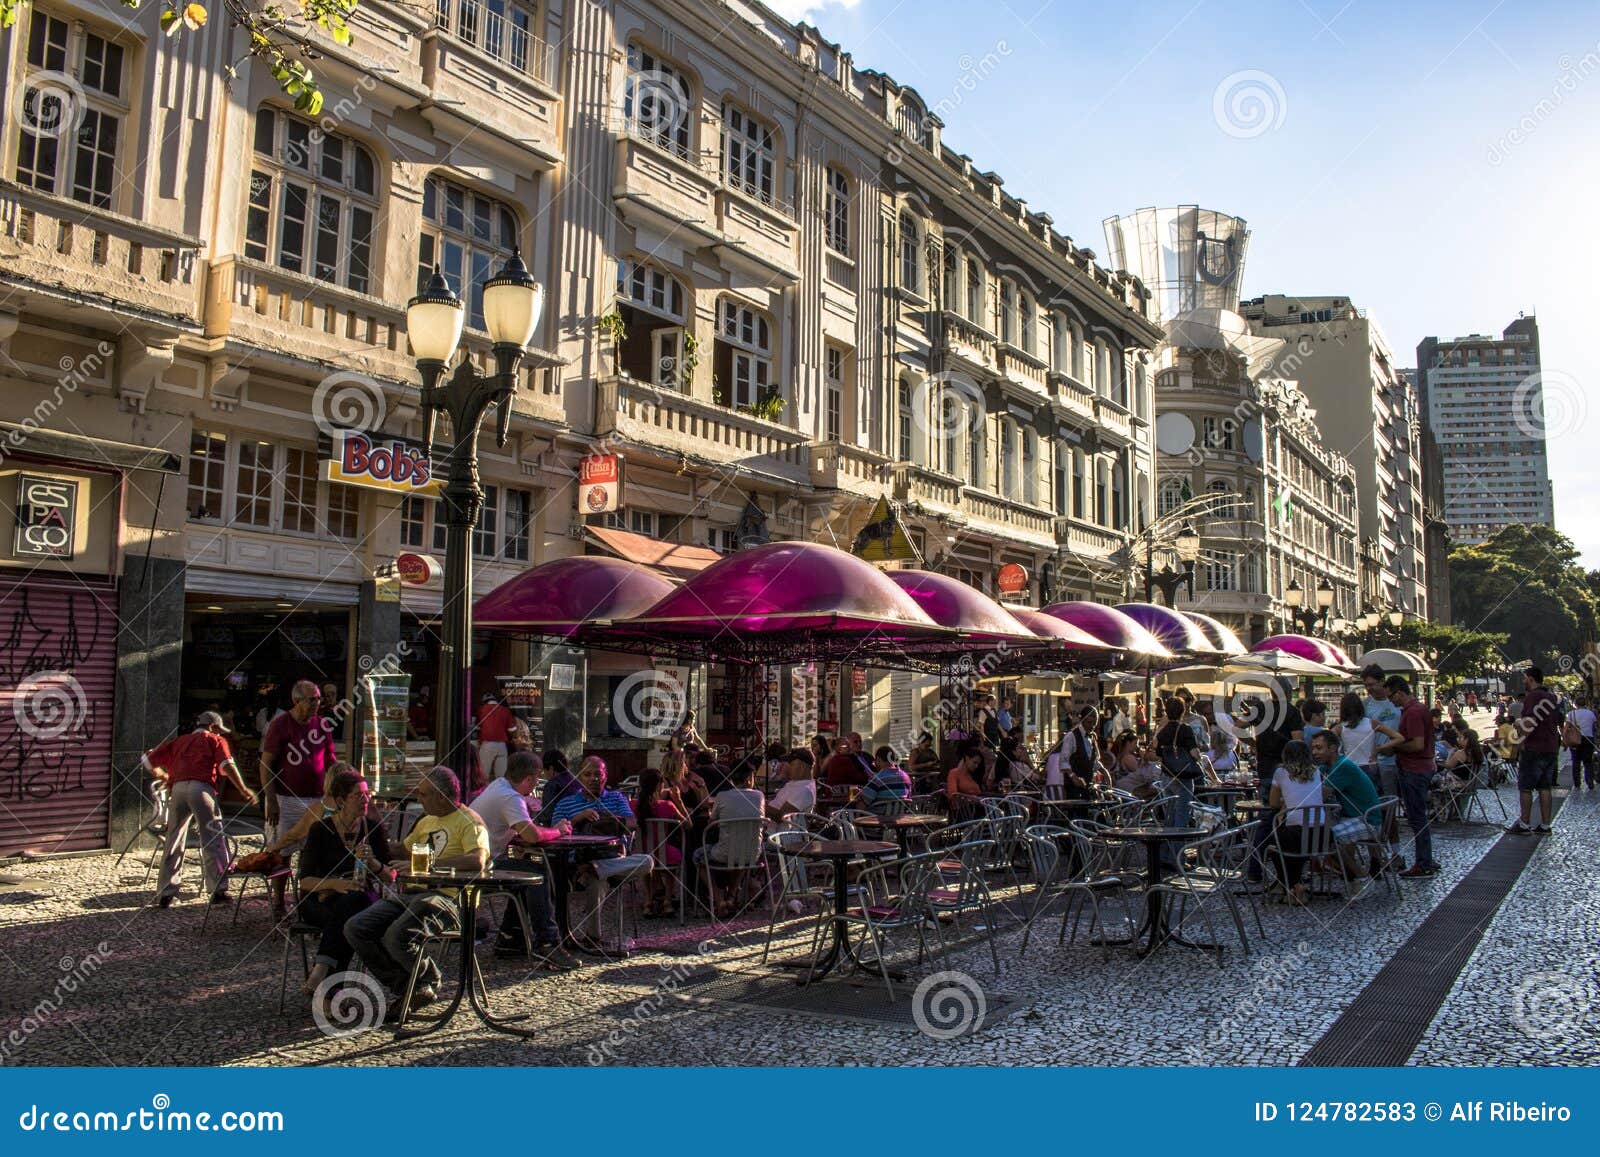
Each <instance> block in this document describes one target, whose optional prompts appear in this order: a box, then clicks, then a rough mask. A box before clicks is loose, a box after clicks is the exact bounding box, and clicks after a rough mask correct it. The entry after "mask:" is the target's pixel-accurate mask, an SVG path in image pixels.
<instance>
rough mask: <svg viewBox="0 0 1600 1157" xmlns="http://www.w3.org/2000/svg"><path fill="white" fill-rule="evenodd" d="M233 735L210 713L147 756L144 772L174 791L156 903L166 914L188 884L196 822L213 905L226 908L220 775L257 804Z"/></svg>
mask: <svg viewBox="0 0 1600 1157" xmlns="http://www.w3.org/2000/svg"><path fill="white" fill-rule="evenodd" d="M228 734H230V732H229V730H228V726H227V724H225V723H223V722H222V716H220V715H218V714H217V713H216V712H215V711H206V712H203V713H202V714H201V715H200V717H199V718H198V719H196V720H195V723H194V730H193V731H191V732H189V733H188V734H187V735H179V736H175V737H174V738H172V739H169V740H167V741H166V742H165V743H163V744H161V745H160V746H158V747H157V748H156V749H155V750H153V751H149V752H146V753H145V755H144V758H143V761H142V762H143V763H144V767H145V770H146V771H148V772H150V774H151V775H153V776H155V777H156V778H157V779H165V780H166V782H167V788H168V791H169V797H168V799H169V802H168V805H167V806H168V811H167V844H166V849H165V850H164V851H163V852H162V855H161V880H160V883H159V884H157V886H156V903H157V904H158V905H159V906H160V907H162V908H170V907H172V900H173V897H174V896H176V895H177V894H178V883H179V881H181V880H182V879H183V849H184V845H185V844H186V843H188V840H189V821H190V820H191V819H197V820H199V821H200V867H201V877H202V878H203V879H204V881H205V888H206V891H207V892H209V893H210V894H211V902H212V903H213V904H223V903H226V902H227V899H228V843H227V841H226V840H225V839H223V836H222V813H221V811H220V810H219V809H218V808H217V785H218V781H219V775H218V773H219V772H220V773H221V774H222V775H224V776H227V778H228V779H229V780H231V781H232V782H233V786H234V787H236V788H238V789H239V792H240V794H242V795H243V796H244V798H245V799H246V800H248V801H249V802H250V803H252V804H254V803H255V802H256V793H255V792H253V791H251V790H250V789H249V788H248V787H246V786H245V785H244V777H243V776H241V775H240V774H239V768H238V765H237V764H235V763H234V762H233V752H231V751H230V750H228V741H227V740H226V739H224V738H223V736H224V735H228Z"/></svg>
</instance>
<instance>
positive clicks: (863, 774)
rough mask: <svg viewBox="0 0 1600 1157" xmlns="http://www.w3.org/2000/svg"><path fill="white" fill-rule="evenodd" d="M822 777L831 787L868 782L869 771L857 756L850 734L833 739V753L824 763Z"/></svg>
mask: <svg viewBox="0 0 1600 1157" xmlns="http://www.w3.org/2000/svg"><path fill="white" fill-rule="evenodd" d="M822 778H823V780H824V781H826V783H827V785H828V786H829V787H835V788H838V787H859V786H861V785H862V784H864V783H866V782H867V779H868V772H867V769H866V767H864V766H863V765H862V763H861V761H860V760H858V759H857V758H856V755H855V749H854V748H852V747H851V746H850V739H849V737H848V736H843V735H841V736H840V737H839V738H838V739H835V740H834V741H833V754H832V755H830V756H828V761H827V762H826V763H824V764H823V765H822Z"/></svg>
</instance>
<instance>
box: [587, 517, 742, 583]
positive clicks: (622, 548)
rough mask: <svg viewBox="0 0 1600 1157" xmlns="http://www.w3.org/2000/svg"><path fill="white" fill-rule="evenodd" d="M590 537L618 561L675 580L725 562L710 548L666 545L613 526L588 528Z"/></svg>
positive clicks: (689, 576)
mask: <svg viewBox="0 0 1600 1157" xmlns="http://www.w3.org/2000/svg"><path fill="white" fill-rule="evenodd" d="M584 529H585V530H587V531H588V532H589V537H590V538H591V539H593V540H594V542H595V544H596V545H597V546H600V547H602V548H603V549H605V550H608V551H610V552H611V553H612V554H614V555H616V556H617V557H618V558H625V559H627V560H628V561H629V562H636V563H638V564H639V565H640V566H648V567H654V568H655V569H656V570H659V571H662V572H663V573H665V574H668V575H671V576H672V577H673V578H679V579H686V578H692V577H694V576H695V575H697V574H699V573H700V572H701V571H703V570H705V569H706V567H708V566H710V565H711V564H712V563H714V562H716V561H717V560H718V559H720V558H722V555H721V554H719V553H717V552H716V551H714V550H712V549H711V548H710V547H708V546H685V545H684V544H683V543H681V542H662V541H661V540H660V539H658V538H651V537H650V536H649V535H645V534H634V533H633V532H632V531H630V530H613V529H612V528H611V527H609V526H587V527H585V528H584Z"/></svg>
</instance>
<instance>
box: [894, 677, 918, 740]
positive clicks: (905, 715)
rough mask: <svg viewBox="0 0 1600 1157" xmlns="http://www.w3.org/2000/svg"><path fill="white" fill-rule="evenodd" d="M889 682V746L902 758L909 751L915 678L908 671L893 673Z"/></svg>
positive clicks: (914, 700) (914, 702)
mask: <svg viewBox="0 0 1600 1157" xmlns="http://www.w3.org/2000/svg"><path fill="white" fill-rule="evenodd" d="M889 680H890V681H889V744H890V746H891V747H893V748H894V749H895V750H896V751H898V752H899V753H900V754H901V755H902V756H904V755H905V753H906V752H907V751H909V750H911V735H912V731H913V726H912V725H913V723H914V722H915V721H914V720H913V719H912V717H911V714H912V711H913V710H914V709H915V704H916V698H915V695H914V692H915V689H916V676H915V675H913V674H911V672H909V671H894V672H891V674H890V676H889Z"/></svg>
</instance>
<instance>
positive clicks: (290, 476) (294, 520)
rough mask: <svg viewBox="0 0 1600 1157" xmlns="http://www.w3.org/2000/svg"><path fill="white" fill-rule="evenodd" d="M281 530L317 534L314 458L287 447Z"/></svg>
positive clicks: (309, 454) (309, 451)
mask: <svg viewBox="0 0 1600 1157" xmlns="http://www.w3.org/2000/svg"><path fill="white" fill-rule="evenodd" d="M283 529H285V530H288V531H292V532H294V533H296V534H314V533H316V531H317V456H316V454H315V453H314V452H313V451H311V450H300V449H296V448H294V447H289V448H288V450H287V454H286V456H285V463H284V470H283Z"/></svg>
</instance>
